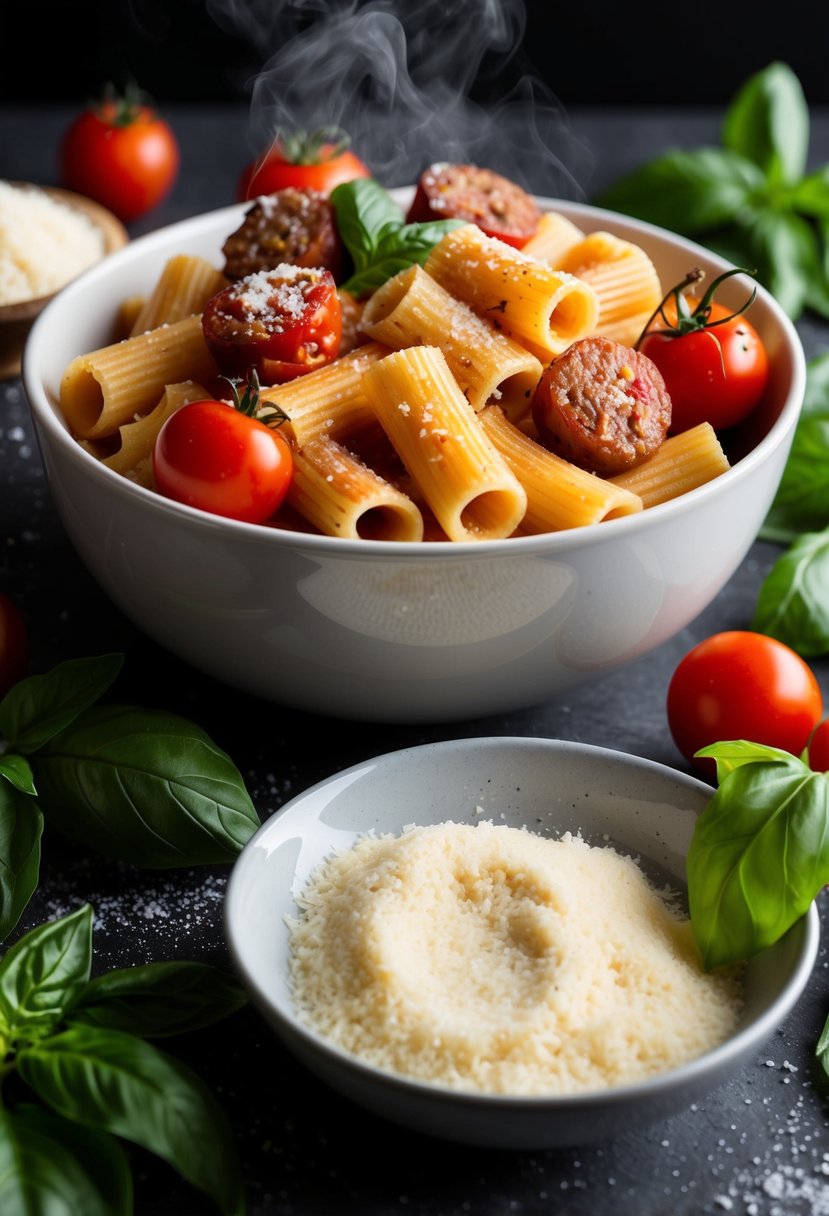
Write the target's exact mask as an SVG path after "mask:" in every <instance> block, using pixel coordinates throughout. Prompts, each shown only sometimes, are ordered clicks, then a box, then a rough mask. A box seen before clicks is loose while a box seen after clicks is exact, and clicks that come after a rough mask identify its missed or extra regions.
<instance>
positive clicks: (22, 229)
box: [0, 181, 104, 304]
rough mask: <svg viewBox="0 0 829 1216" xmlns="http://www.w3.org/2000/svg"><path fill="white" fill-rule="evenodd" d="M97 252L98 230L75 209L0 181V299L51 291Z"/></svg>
mask: <svg viewBox="0 0 829 1216" xmlns="http://www.w3.org/2000/svg"><path fill="white" fill-rule="evenodd" d="M103 254H104V240H103V236H102V234H101V233H100V231H99V230H98V229H97V228H96V227H95V225H94V224H93V223H92V222H91V220H89V219H88V218H87V217H86V216H85V215H83V214H82V213H81V212H80V211H76V210H74V208H72V207H67V206H66V205H65V204H63V203H61V202H58V201H57V200H56V199H53V198H52V197H50V195H48V194H46V192H45V191H43V190H38V189H37V188H35V187H25V188H24V187H19V186H13V185H12V184H11V183H10V182H5V181H0V304H17V303H20V302H21V301H23V300H34V299H38V298H39V297H40V296H46V295H51V293H52V292H54V291H57V290H59V288H61V287H63V286H64V285H65V284H66V283H68V282H69V280H70V279H73V278H74V277H75V276H76V275H78V274H80V272H81V271H82V270H85V269H86V268H87V267H88V266H91V265H92V264H93V263H94V262H97V261H98V260H99V259H100V258H101V257H102V256H103Z"/></svg>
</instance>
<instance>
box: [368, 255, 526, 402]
mask: <svg viewBox="0 0 829 1216" xmlns="http://www.w3.org/2000/svg"><path fill="white" fill-rule="evenodd" d="M362 328H363V330H364V331H365V332H366V333H367V334H368V335H369V336H370V337H372V338H375V339H377V340H378V341H380V342H384V343H385V344H386V345H387V346H389V347H392V348H394V349H395V350H402V349H403V348H405V347H408V346H438V347H440V349H441V350H442V351H443V354H444V356H445V358H446V362H447V363H448V364H449V368H450V370H451V372H452V375H453V376H454V377H455V380H456V381H457V383H458V386H459V388H460V390H461V392H462V393H463V395H464V397H466V399H467V401H468V402H469V404H470V405H471V406H472V408H473V409H474V410H480V409H483V407H484V406H485V405H486V403H487V401H492V400H495V401H499V402H500V403H501V405H502V406H503V408H504V409H505V410H506V412H507V413H508V414H509V415H510V416H511V417H521V416H522V415H524V414H526V412H527V410H528V409H529V406H530V401H531V400H532V395H533V393H534V391H535V388H536V385H537V384H538V381H539V380H540V379H541V373H542V370H543V368H542V366H541V362H540V360H539V359H537V358H536V357H535V355H533V354H531V353H530V352H529V351H528V350H527V349H526V348H525V347H523V346H520V345H519V344H518V343H517V342H514V341H513V340H512V339H511V338H508V337H507V336H506V334H503V333H500V332H499V331H498V330H497V329H495V328H494V327H493V326H492V325H491V324H489V323H488V322H487V321H484V320H483V319H482V318H481V317H479V316H478V315H477V313H475V312H474V311H473V310H472V309H471V308H470V307H469V306H468V305H466V304H464V303H463V302H462V301H461V300H457V299H456V298H455V297H454V296H453V295H451V294H450V293H449V292H448V291H446V289H445V288H443V287H441V285H440V284H439V283H437V282H436V281H435V280H434V279H433V278H432V277H431V276H430V275H429V274H427V273H426V271H425V270H422V269H421V267H420V266H418V265H417V264H415V265H414V266H410V267H409V269H408V270H402V271H400V272H399V273H398V274H396V275H394V276H393V277H392V278H390V279H389V280H388V281H387V282H386V283H384V284H383V286H382V287H380V288H378V290H377V291H375V292H374V294H373V295H372V297H371V298H370V300H369V301H368V303H367V304H366V307H365V310H364V312H363V321H362Z"/></svg>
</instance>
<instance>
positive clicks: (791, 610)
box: [750, 531, 829, 658]
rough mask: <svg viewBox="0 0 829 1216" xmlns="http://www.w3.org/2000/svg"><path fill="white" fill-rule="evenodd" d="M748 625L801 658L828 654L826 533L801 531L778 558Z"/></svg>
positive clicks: (828, 552) (828, 559)
mask: <svg viewBox="0 0 829 1216" xmlns="http://www.w3.org/2000/svg"><path fill="white" fill-rule="evenodd" d="M750 627H751V629H754V630H756V631H757V632H758V633H766V634H768V635H769V637H773V638H777V640H778V641H779V642H784V643H785V644H786V645H787V646H790V647H791V649H792V650H795V651H797V653H798V654H799V655H802V656H803V657H804V658H813V657H815V656H817V655H823V654H826V652H827V651H829V531H827V532H806V533H804V534H803V535H802V536H800V537H798V539H797V540H796V541H795V542H794V544H793V545H792V546H791V548H789V549H788V550H787V552H785V553H784V554H783V555H782V556H781V557H779V558H778V559H777V561H776V562H775V563H774V565H773V566H772V568H771V570H770V571H769V573H768V574H767V575H766V578H765V579H764V580H763V583H762V585H761V587H760V592H759V595H758V597H757V604H756V606H755V610H754V618H753V620H752V623H751V626H750Z"/></svg>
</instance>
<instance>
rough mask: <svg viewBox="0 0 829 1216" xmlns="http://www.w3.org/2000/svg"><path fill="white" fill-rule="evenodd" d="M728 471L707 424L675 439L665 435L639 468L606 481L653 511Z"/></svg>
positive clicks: (715, 436) (716, 439) (702, 423)
mask: <svg viewBox="0 0 829 1216" xmlns="http://www.w3.org/2000/svg"><path fill="white" fill-rule="evenodd" d="M729 468H730V465H729V462H728V457H727V456H726V454H725V452H724V451H723V448H722V444H721V443H720V441H719V439H718V438H717V432H716V431H715V430H714V428H713V427H712V426H711V423H710V422H701V423H699V425H698V426H694V427H691V428H690V430H687V431H682V432H681V434H679V435H669V436H668V438H667V439H666V440H665V442H664V443H663V444H662V446H661V448H660V449H659V450H658V451H657V452H656V453H655V454H654V455H653V456H651V457H650V458H649V459H648V460H646V461H645V462H644V463H643V464H640V465H637V466H636V467H635V468H633V469H629V470H628V471H627V472H626V473H618V474H617V475H616V476H615V477H612V478H610V480H611V481H612V482H613V484H614V485H616V486H619V487H620V488H622V489H625V490H630V491H631V492H632V493H633V494H637V495H638V496H639V497H640V498H641V500H642V505H643V506H645V507H656V506H658V505H659V504H660V503H663V502H670V500H671V499H672V498H678V497H679V496H680V494H687V493H688V492H689V491H690V490H695V489H696V488H697V486H704V485H705V484H706V482H709V481H713V480H714V478H715V477H719V476H720V475H721V474H722V473H725V472H727V471H728V469H729Z"/></svg>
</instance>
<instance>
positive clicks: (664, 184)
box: [597, 148, 764, 236]
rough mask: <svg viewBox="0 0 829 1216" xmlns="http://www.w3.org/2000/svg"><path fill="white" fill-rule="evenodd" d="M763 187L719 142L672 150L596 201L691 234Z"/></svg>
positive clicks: (720, 220) (722, 218)
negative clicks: (691, 148)
mask: <svg viewBox="0 0 829 1216" xmlns="http://www.w3.org/2000/svg"><path fill="white" fill-rule="evenodd" d="M763 187H764V180H763V175H762V173H761V172H760V170H759V169H758V168H757V166H756V165H753V164H752V163H751V162H750V161H748V160H746V159H745V158H743V157H740V156H736V155H735V154H734V153H733V152H729V151H726V150H724V149H722V148H699V149H696V150H695V151H690V152H686V151H681V150H676V151H671V152H666V153H665V154H664V155H662V156H658V157H656V159H655V160H652V161H650V162H649V163H648V164H645V165H642V166H640V167H639V168H637V169H634V170H633V172H632V173H629V174H627V175H626V176H625V177H623V178H621V179H620V180H619V181H618V182H616V183H615V184H614V185H613V186H611V187H610V189H608V190H606V191H605V192H604V193H603V194H602V195H601V196H600V197H599V198H598V200H597V201H598V203H599V206H602V207H608V208H610V209H611V210H612V211H621V212H624V213H625V214H627V215H633V216H637V217H638V218H639V219H642V220H647V221H648V222H649V223H651V224H658V225H660V227H662V228H668V229H670V230H671V231H673V232H681V233H685V234H686V235H688V236H694V235H696V234H698V233H701V232H705V231H707V230H708V229H711V228H716V227H718V226H719V225H722V224H729V223H731V222H732V221H733V219H734V216H735V214H736V213H737V212H738V211H739V210H740V209H741V208H742V207H744V206H746V205H747V204H748V203H749V202H750V200H751V197H752V194H753V193H754V192H755V191H757V190H762V189H763Z"/></svg>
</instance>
